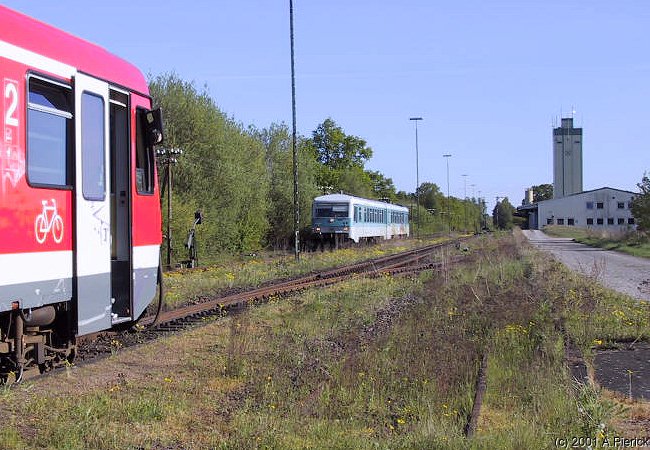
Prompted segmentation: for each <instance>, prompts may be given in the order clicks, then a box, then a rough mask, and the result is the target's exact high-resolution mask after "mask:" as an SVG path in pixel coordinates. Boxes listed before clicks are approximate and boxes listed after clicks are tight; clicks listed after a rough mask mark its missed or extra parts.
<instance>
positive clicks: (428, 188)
mask: <svg viewBox="0 0 650 450" xmlns="http://www.w3.org/2000/svg"><path fill="white" fill-rule="evenodd" d="M417 193H418V194H419V196H420V205H422V206H423V207H424V208H426V209H427V210H431V211H434V212H440V211H439V208H440V206H439V205H441V204H442V202H443V195H442V193H441V192H440V188H439V187H438V185H437V184H435V183H429V182H424V183H422V184H420V186H419V187H418V189H417Z"/></svg>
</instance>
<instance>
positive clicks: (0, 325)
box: [0, 302, 76, 384]
mask: <svg viewBox="0 0 650 450" xmlns="http://www.w3.org/2000/svg"><path fill="white" fill-rule="evenodd" d="M71 313H72V312H71V311H70V306H69V303H68V302H63V303H57V304H54V305H47V306H43V307H40V308H34V309H28V310H23V309H14V310H12V311H8V312H5V313H3V314H2V315H0V383H2V384H4V383H7V382H10V381H12V379H13V381H14V382H20V381H21V380H22V377H23V374H24V373H25V371H26V370H28V369H30V368H32V367H38V370H39V371H40V372H41V373H43V372H47V371H49V370H51V369H52V368H54V367H56V366H58V365H60V364H65V363H66V362H67V363H70V362H72V360H73V359H74V356H75V351H76V340H75V336H74V334H71V332H70V331H68V330H72V329H73V328H72V323H71V317H72V314H71Z"/></svg>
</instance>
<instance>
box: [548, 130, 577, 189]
mask: <svg viewBox="0 0 650 450" xmlns="http://www.w3.org/2000/svg"><path fill="white" fill-rule="evenodd" d="M578 192H582V128H573V118H572V117H569V118H563V119H562V120H561V126H560V127H558V128H554V129H553V198H562V197H566V196H567V195H571V194H577V193H578Z"/></svg>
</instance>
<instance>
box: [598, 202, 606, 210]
mask: <svg viewBox="0 0 650 450" xmlns="http://www.w3.org/2000/svg"><path fill="white" fill-rule="evenodd" d="M604 206H605V205H604V204H603V202H597V203H596V209H603V208H604Z"/></svg>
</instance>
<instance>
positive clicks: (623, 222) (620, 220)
mask: <svg viewBox="0 0 650 450" xmlns="http://www.w3.org/2000/svg"><path fill="white" fill-rule="evenodd" d="M618 224H619V225H625V219H623V218H622V217H619V218H618Z"/></svg>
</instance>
